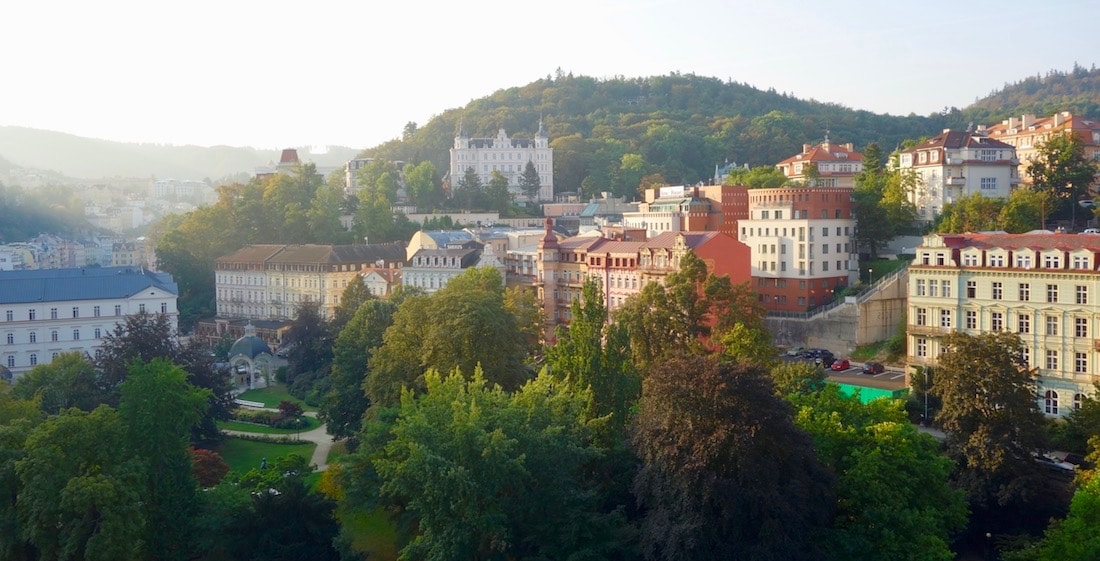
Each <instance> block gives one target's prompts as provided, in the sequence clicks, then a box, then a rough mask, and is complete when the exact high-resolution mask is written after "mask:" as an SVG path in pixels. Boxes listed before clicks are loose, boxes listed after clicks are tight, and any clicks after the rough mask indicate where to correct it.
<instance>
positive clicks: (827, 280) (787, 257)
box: [738, 187, 859, 312]
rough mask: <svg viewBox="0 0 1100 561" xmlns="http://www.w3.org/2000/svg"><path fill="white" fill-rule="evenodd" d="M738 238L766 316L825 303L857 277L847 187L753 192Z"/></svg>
mask: <svg viewBox="0 0 1100 561" xmlns="http://www.w3.org/2000/svg"><path fill="white" fill-rule="evenodd" d="M748 197H749V217H748V219H746V220H742V221H740V223H739V226H738V229H739V232H738V239H739V240H740V241H741V242H742V243H744V244H745V245H747V246H748V247H749V249H750V250H751V251H752V258H751V265H752V282H753V286H754V287H755V289H756V292H757V293H758V295H759V298H760V303H761V304H762V305H763V306H764V308H766V309H768V310H769V311H787V312H804V311H807V310H809V309H811V308H814V307H817V306H820V305H822V304H826V303H829V302H831V301H833V299H834V298H835V295H836V292H837V291H838V290H839V289H842V288H844V287H846V286H849V285H851V284H852V283H854V282H855V281H856V280H857V279H858V277H859V270H858V269H859V265H858V263H859V259H858V254H857V248H856V243H855V234H856V217H855V214H854V203H853V201H852V189H851V188H848V187H780V188H774V189H751V190H749V192H748Z"/></svg>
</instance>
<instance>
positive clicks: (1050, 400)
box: [1043, 390, 1058, 415]
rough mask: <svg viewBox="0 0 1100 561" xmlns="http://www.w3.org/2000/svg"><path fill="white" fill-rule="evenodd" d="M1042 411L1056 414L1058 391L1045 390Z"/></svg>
mask: <svg viewBox="0 0 1100 561" xmlns="http://www.w3.org/2000/svg"><path fill="white" fill-rule="evenodd" d="M1043 412H1044V413H1046V414H1047V415H1057V414H1058V392H1056V391H1054V390H1047V391H1046V393H1045V394H1044V395H1043Z"/></svg>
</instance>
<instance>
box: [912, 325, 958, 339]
mask: <svg viewBox="0 0 1100 561" xmlns="http://www.w3.org/2000/svg"><path fill="white" fill-rule="evenodd" d="M908 330H909V334H910V335H928V336H931V337H943V336H945V335H950V334H952V333H954V332H955V328H954V327H936V326H934V325H910V326H908Z"/></svg>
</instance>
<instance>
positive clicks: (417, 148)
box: [367, 73, 965, 194]
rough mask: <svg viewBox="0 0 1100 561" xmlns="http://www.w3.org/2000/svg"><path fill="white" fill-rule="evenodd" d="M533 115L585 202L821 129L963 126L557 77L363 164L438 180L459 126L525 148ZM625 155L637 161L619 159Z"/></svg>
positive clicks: (926, 130)
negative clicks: (387, 163) (431, 170)
mask: <svg viewBox="0 0 1100 561" xmlns="http://www.w3.org/2000/svg"><path fill="white" fill-rule="evenodd" d="M540 116H542V117H543V119H544V121H545V124H546V130H547V132H548V134H549V135H550V139H551V144H552V146H553V147H554V149H555V152H554V163H555V166H554V168H555V176H554V182H555V187H556V190H557V191H559V192H560V191H572V190H577V189H578V188H580V187H581V186H582V184H583V185H584V187H585V189H584V191H585V192H587V193H594V192H598V191H613V192H617V193H620V194H627V193H631V192H633V191H634V190H635V189H636V188H637V185H638V183H637V178H638V177H640V176H645V175H649V174H654V173H659V174H661V176H662V177H663V178H664V179H665V180H666V181H668V182H669V183H693V182H697V181H700V180H704V179H706V178H709V177H711V176H712V175H713V173H714V166H715V164H722V163H725V162H726V161H730V162H736V163H738V164H744V163H748V164H749V165H752V166H758V165H765V164H767V165H770V164H774V163H776V162H778V161H780V160H782V159H785V158H787V157H790V156H792V155H794V154H796V153H798V152H800V151H801V149H802V144H803V143H814V142H820V141H822V140H823V139H824V137H825V133H826V130H828V132H829V139H830V140H831V141H833V142H838V143H847V142H851V143H854V144H855V145H856V147H857V148H862V147H863V146H865V145H867V144H868V143H870V142H876V143H878V144H879V145H881V146H883V147H886V148H893V147H894V146H896V145H898V144H899V143H900V142H902V141H903V140H905V139H908V138H919V137H922V136H928V135H932V134H936V133H938V132H939V131H940V130H941V129H942V128H944V126H951V125H954V126H960V124H959V123H948V121H949V120H950V116H949V115H948V116H945V115H939V114H936V115H931V116H927V117H923V116H917V115H909V116H906V117H898V116H890V115H879V114H874V113H871V112H869V111H859V110H853V109H850V108H847V107H844V106H841V105H837V104H832V103H821V102H817V101H813V100H803V99H798V98H795V97H793V96H791V95H788V94H786V93H779V92H776V91H775V90H768V91H763V90H760V89H757V88H754V87H752V86H749V85H747V84H742V83H737V82H726V81H722V80H719V79H716V78H708V77H703V76H696V75H692V74H671V75H667V76H653V77H648V78H622V77H619V78H613V79H596V78H590V77H586V76H573V75H571V74H570V75H562V74H560V73H559V75H558V76H556V77H550V76H548V77H546V78H545V79H541V80H538V81H535V82H532V83H530V84H527V85H525V86H521V87H515V88H508V89H504V90H499V91H497V92H495V93H493V94H492V95H490V96H487V97H484V98H481V99H477V100H474V101H471V102H470V103H469V104H467V105H466V106H465V107H462V108H457V109H451V110H448V111H445V112H443V113H442V114H440V115H437V116H435V117H433V118H432V119H431V120H430V121H429V122H428V123H425V124H423V126H421V127H420V128H416V127H415V125H414V124H411V123H410V125H409V126H407V127H406V130H405V134H404V135H403V138H402V139H401V140H394V141H391V142H388V143H386V144H383V145H381V146H378V147H375V148H372V149H370V150H368V151H367V154H368V155H372V156H376V157H383V158H388V159H395V160H404V161H407V162H419V161H423V160H431V161H432V162H433V163H434V164H435V166H436V168H437V169H439V170H441V171H443V170H446V169H447V165H448V158H449V155H448V150H449V149H450V148H451V146H452V144H453V142H454V136H455V132H456V131H457V130H458V126H459V123H460V122H461V123H462V124H463V126H464V127H465V130H466V132H467V134H469V135H470V136H495V134H496V131H497V130H498V129H500V128H503V129H505V130H506V131H507V132H508V134H509V136H518V137H530V136H532V135H533V134H534V133H535V132H536V131H537V130H538V122H539V117H540ZM956 116H957V115H956ZM960 123H961V126H965V121H960ZM628 154H636V155H638V156H640V158H633V157H632V158H627V159H625V160H624V158H623V156H624V155H628ZM624 162H626V164H625V166H624ZM631 183H633V184H631Z"/></svg>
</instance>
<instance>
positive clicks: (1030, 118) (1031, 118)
mask: <svg viewBox="0 0 1100 561" xmlns="http://www.w3.org/2000/svg"><path fill="white" fill-rule="evenodd" d="M1034 124H1035V115H1028V114H1026V113H1025V114H1024V115H1022V116H1021V117H1020V127H1021V128H1027V127H1030V126H1031V125H1034Z"/></svg>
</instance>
